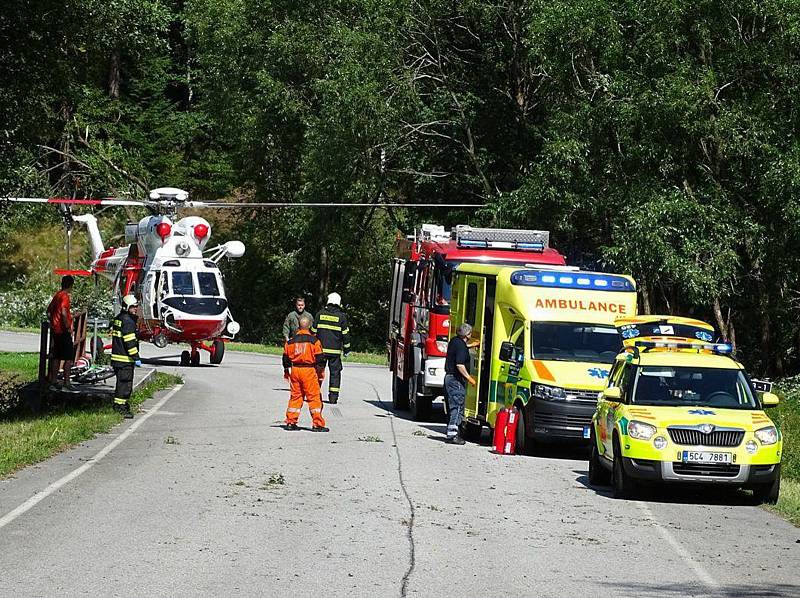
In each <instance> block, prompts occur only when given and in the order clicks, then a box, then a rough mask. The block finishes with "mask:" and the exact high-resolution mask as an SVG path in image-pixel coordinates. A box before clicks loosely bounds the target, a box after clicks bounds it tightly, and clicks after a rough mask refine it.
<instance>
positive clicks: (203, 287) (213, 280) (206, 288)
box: [197, 272, 219, 297]
mask: <svg viewBox="0 0 800 598" xmlns="http://www.w3.org/2000/svg"><path fill="white" fill-rule="evenodd" d="M197 282H198V283H199V284H200V294H201V295H211V296H212V297H218V296H219V286H217V277H216V275H215V274H214V273H213V272H198V273H197Z"/></svg>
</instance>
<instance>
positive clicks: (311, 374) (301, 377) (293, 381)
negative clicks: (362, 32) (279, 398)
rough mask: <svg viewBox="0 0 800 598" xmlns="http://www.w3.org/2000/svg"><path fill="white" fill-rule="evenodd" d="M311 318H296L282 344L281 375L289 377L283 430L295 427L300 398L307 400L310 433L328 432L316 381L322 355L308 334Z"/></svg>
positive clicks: (321, 372) (322, 372) (320, 372)
mask: <svg viewBox="0 0 800 598" xmlns="http://www.w3.org/2000/svg"><path fill="white" fill-rule="evenodd" d="M313 323H314V320H313V319H312V317H311V316H310V315H309V314H302V315H301V316H300V318H299V322H298V324H299V329H298V331H297V334H295V335H294V336H293V337H292V338H290V339H289V340H288V341H286V344H285V345H284V346H283V377H284V378H286V379H287V380H289V384H290V395H289V407H288V408H287V409H286V429H287V430H298V429H299V428H298V427H297V420H298V419H300V411H302V409H303V400H305V401H306V402H307V403H308V409H309V410H310V411H311V419H312V420H313V427H312V428H311V431H312V432H328V431H329V430H328V428H326V427H325V419H324V418H323V417H322V397H321V396H320V389H319V386H320V382H321V381H322V378H323V376H324V375H325V358H324V357H323V354H322V345H321V344H320V342H319V340H318V339H317V337H316V336H314V335H313V334H311V326H312V325H313Z"/></svg>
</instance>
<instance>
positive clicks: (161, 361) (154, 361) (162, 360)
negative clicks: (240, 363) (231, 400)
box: [142, 355, 218, 369]
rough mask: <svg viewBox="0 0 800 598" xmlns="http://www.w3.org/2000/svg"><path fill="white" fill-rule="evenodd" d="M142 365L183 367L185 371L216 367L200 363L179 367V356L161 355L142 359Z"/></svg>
mask: <svg viewBox="0 0 800 598" xmlns="http://www.w3.org/2000/svg"><path fill="white" fill-rule="evenodd" d="M142 363H146V364H148V365H168V366H170V367H178V368H179V367H184V368H186V369H197V368H215V367H218V366H216V365H214V364H212V363H200V364H198V365H184V366H182V365H181V356H180V355H161V356H159V357H144V358H142Z"/></svg>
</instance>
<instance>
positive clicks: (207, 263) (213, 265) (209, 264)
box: [203, 260, 219, 270]
mask: <svg viewBox="0 0 800 598" xmlns="http://www.w3.org/2000/svg"><path fill="white" fill-rule="evenodd" d="M203 263H204V264H205V266H206V268H214V269H215V270H216V269H218V268H219V266H217V264H216V263H215V262H212V261H211V260H203Z"/></svg>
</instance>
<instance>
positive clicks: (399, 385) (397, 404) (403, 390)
mask: <svg viewBox="0 0 800 598" xmlns="http://www.w3.org/2000/svg"><path fill="white" fill-rule="evenodd" d="M392 407H393V408H394V410H395V411H400V410H402V409H408V388H407V383H405V382H403V381H402V380H400V378H398V377H397V376H395V375H394V374H392Z"/></svg>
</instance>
